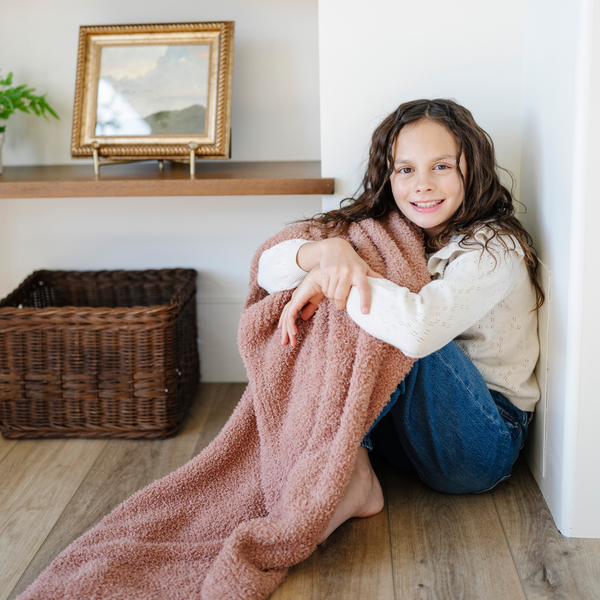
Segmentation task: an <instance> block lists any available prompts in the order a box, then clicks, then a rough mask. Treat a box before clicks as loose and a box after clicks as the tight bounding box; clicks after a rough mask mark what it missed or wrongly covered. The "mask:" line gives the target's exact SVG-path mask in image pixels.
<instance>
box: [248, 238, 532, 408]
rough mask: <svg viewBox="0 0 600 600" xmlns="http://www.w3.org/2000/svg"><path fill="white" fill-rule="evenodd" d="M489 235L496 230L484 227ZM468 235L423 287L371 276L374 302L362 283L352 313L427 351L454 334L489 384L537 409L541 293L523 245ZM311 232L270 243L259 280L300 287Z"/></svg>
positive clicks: (373, 330) (385, 335)
mask: <svg viewBox="0 0 600 600" xmlns="http://www.w3.org/2000/svg"><path fill="white" fill-rule="evenodd" d="M476 235H477V237H478V238H479V239H481V240H485V239H486V238H488V237H489V236H490V231H488V230H480V231H479V232H478V233H477V234H476ZM459 240H460V238H458V237H455V238H452V239H451V241H450V243H449V244H448V245H447V246H445V247H444V248H442V249H441V250H439V251H438V252H436V253H435V254H432V255H431V256H430V257H429V259H428V263H427V266H428V269H429V273H430V274H431V276H432V278H433V280H432V281H431V283H429V284H427V285H426V286H424V287H423V288H422V289H421V291H420V292H419V293H418V294H413V293H411V292H410V291H409V290H408V289H407V288H404V287H401V286H398V285H396V284H394V283H392V282H391V281H388V280H386V279H373V278H370V277H369V278H368V279H369V284H370V286H371V310H370V311H369V314H366V315H364V314H362V312H361V310H360V298H359V294H358V290H357V288H355V287H353V288H352V289H351V291H350V295H349V297H348V302H347V311H348V315H349V316H350V317H351V318H352V319H353V320H354V321H355V322H356V323H357V324H358V325H359V326H360V327H362V328H363V329H364V330H365V331H367V332H368V333H370V334H371V335H372V336H374V337H376V338H378V339H380V340H383V341H384V342H387V343H389V344H391V345H393V346H395V347H396V348H399V349H400V350H402V352H404V354H406V355H407V356H410V357H412V358H421V357H423V356H427V355H428V354H431V353H433V352H435V351H436V350H439V349H440V348H442V347H443V346H445V345H446V344H447V343H449V342H450V341H452V340H454V341H455V342H456V343H457V344H458V345H459V346H460V348H461V349H462V350H463V351H464V352H465V354H466V355H467V356H468V357H469V358H470V359H471V360H472V362H473V364H474V365H475V367H476V368H477V370H478V371H479V372H480V373H481V375H482V376H483V379H484V381H485V382H486V384H487V386H488V388H490V389H491V390H496V391H498V392H500V393H501V394H503V395H504V396H506V397H507V398H508V399H509V400H510V401H511V402H512V403H513V404H514V405H515V406H517V407H518V408H520V409H521V410H526V411H531V410H533V409H534V407H535V404H536V402H537V401H538V400H539V397H540V392H539V387H538V384H537V381H536V378H535V374H534V369H535V365H536V362H537V359H538V355H539V340H538V335H537V313H536V312H535V311H532V308H533V306H534V305H535V293H534V290H533V287H532V286H531V282H530V280H529V275H528V273H527V267H526V265H525V262H524V254H523V250H522V249H521V246H520V245H519V243H518V242H517V241H516V240H514V239H513V238H512V237H510V236H504V240H505V241H506V242H507V245H508V248H509V249H510V250H509V251H508V252H507V251H505V250H504V248H503V247H502V246H501V244H500V243H499V242H498V241H497V240H494V241H492V242H490V244H489V246H488V247H489V248H490V249H491V252H490V251H485V252H483V253H482V251H481V249H480V248H479V247H474V248H461V247H460V246H459V243H458V242H459ZM306 241H307V240H301V239H295V240H289V241H286V242H282V243H280V244H278V245H276V246H274V247H272V248H270V249H269V250H267V251H265V252H264V253H263V254H262V256H261V258H260V263H259V272H258V283H259V285H260V286H261V287H262V288H264V289H265V290H266V291H267V292H269V293H270V294H272V293H274V292H279V291H282V290H289V289H294V288H295V287H297V286H298V285H299V284H300V283H301V282H302V280H303V279H304V277H305V276H306V272H305V271H303V270H302V269H301V268H300V267H299V266H298V264H297V262H296V255H297V253H298V249H299V248H300V246H302V245H303V244H305V243H306Z"/></svg>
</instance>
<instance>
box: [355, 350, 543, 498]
mask: <svg viewBox="0 0 600 600" xmlns="http://www.w3.org/2000/svg"><path fill="white" fill-rule="evenodd" d="M532 415H533V413H529V412H524V411H522V410H519V409H518V408H517V407H516V406H514V405H513V404H512V403H511V402H510V401H509V400H507V399H506V398H505V397H504V396H503V395H502V394H500V393H499V392H496V391H493V390H489V389H488V387H487V385H486V384H485V381H484V380H483V377H482V376H481V374H480V373H479V371H478V370H477V369H476V368H475V366H474V365H473V363H472V362H471V360H470V359H469V358H468V357H467V356H466V354H465V353H464V352H463V351H462V350H461V349H460V348H459V347H458V346H457V344H456V343H455V342H450V343H449V344H448V345H447V346H444V347H443V348H442V349H441V350H438V351H437V352H434V353H433V354H430V355H429V356H426V357H424V358H421V359H420V360H418V361H417V362H416V363H415V364H414V365H413V367H412V369H411V370H410V372H409V373H408V374H407V375H406V377H405V378H404V380H403V381H402V382H401V383H400V385H398V387H397V388H396V390H395V391H394V393H393V394H392V396H391V398H390V401H389V402H388V404H387V405H386V406H385V408H384V409H383V411H382V412H381V414H380V415H379V416H378V417H377V420H376V421H375V423H374V424H373V426H372V427H371V429H370V430H369V432H368V433H367V435H366V436H365V438H364V440H363V442H362V444H361V445H362V446H364V447H365V448H367V449H368V450H371V449H374V450H375V452H377V453H378V454H379V455H381V456H382V457H383V458H384V459H385V460H386V461H387V462H388V463H390V464H391V465H392V466H394V467H396V468H397V469H400V470H401V471H408V472H413V473H417V475H418V476H419V478H420V479H421V481H422V482H423V483H425V484H426V485H428V486H429V487H431V488H433V489H434V490H438V491H440V492H446V493H449V494H466V493H472V492H485V491H487V490H489V489H491V488H493V487H494V486H495V485H496V484H497V483H499V482H500V481H502V480H503V479H506V478H507V477H509V476H510V473H511V470H512V465H513V463H514V462H515V460H516V459H517V456H518V454H519V451H520V450H521V448H522V447H523V444H524V443H525V438H526V437H527V429H528V426H529V423H530V421H531V417H532Z"/></svg>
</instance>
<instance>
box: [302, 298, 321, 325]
mask: <svg viewBox="0 0 600 600" xmlns="http://www.w3.org/2000/svg"><path fill="white" fill-rule="evenodd" d="M317 308H319V305H318V304H315V303H314V302H309V303H308V304H307V305H306V306H305V307H304V308H303V309H302V312H301V313H300V317H301V318H302V320H303V321H308V320H309V319H310V318H311V317H312V316H313V315H314V314H315V313H316V312H317Z"/></svg>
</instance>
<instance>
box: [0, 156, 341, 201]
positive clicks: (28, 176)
mask: <svg viewBox="0 0 600 600" xmlns="http://www.w3.org/2000/svg"><path fill="white" fill-rule="evenodd" d="M333 181H334V180H333V178H324V177H321V163H320V162H319V161H310V162H308V161H305V162H230V161H219V160H210V161H209V160H204V161H198V162H197V163H196V177H195V178H194V179H190V172H189V166H188V165H183V164H177V163H170V162H168V161H165V167H164V170H163V171H162V172H161V171H160V170H159V168H158V163H157V162H156V161H151V162H146V163H132V164H122V165H107V166H103V167H101V168H100V175H99V177H98V178H96V177H94V168H93V166H92V165H91V164H87V165H58V166H43V167H4V173H3V175H0V198H78V197H100V196H103V197H104V196H117V197H118V196H262V195H274V194H276V195H279V194H281V195H284V194H285V195H291V194H313V195H314V194H316V195H321V194H333Z"/></svg>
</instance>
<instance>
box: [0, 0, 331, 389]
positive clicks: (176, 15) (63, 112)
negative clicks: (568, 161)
mask: <svg viewBox="0 0 600 600" xmlns="http://www.w3.org/2000/svg"><path fill="white" fill-rule="evenodd" d="M211 20H232V21H235V57H234V77H233V101H232V141H233V146H232V149H233V151H232V154H233V159H234V160H241V161H253V160H318V159H319V158H320V149H319V91H318V86H319V80H318V34H317V0H256V1H254V2H247V1H246V0H221V1H220V2H188V1H187V0H170V1H169V2H166V3H165V2H163V3H159V2H147V1H146V0H127V2H123V1H122V0H102V1H101V2H82V1H81V0H55V1H54V2H47V1H45V0H29V1H28V2H27V3H25V4H23V3H16V2H13V3H3V5H2V15H1V18H0V56H1V57H2V64H1V65H0V66H1V67H2V69H3V71H2V72H3V74H5V75H6V74H7V73H8V72H9V71H13V72H14V75H15V81H16V83H19V84H20V83H27V84H29V85H31V86H33V87H35V88H36V89H37V91H38V92H40V93H47V96H48V101H49V102H50V104H51V105H52V106H53V107H54V108H55V109H56V110H57V112H58V113H59V115H60V116H61V120H60V121H54V120H51V121H50V122H45V121H44V120H43V119H40V118H37V117H34V116H28V115H23V114H17V115H13V116H12V117H11V118H10V119H9V121H8V127H7V142H6V145H5V148H4V164H5V165H33V164H69V163H71V162H74V161H71V158H70V153H69V148H70V138H71V121H72V106H73V95H74V87H75V67H76V57H77V56H76V55H77V42H78V34H79V26H80V25H94V24H98V25H106V24H123V23H153V22H157V23H161V22H162V23H165V22H167V23H168V22H185V21H211ZM76 162H77V164H82V163H83V164H85V161H76ZM104 168H105V169H107V170H108V169H110V167H104ZM90 169H91V166H90ZM197 169H198V171H201V170H202V164H201V163H198V166H197ZM320 208H321V199H320V197H314V196H260V197H257V196H245V197H200V198H190V197H185V198H181V197H179V198H97V199H94V198H85V199H80V198H67V199H31V200H21V199H19V200H10V199H9V200H0V297H4V296H5V295H6V294H7V293H9V292H10V291H11V290H12V289H14V287H16V286H17V285H18V284H19V283H20V281H21V280H22V279H24V278H25V276H27V275H28V274H29V273H30V272H32V271H33V270H35V269H41V268H46V269H82V270H84V269H146V268H162V267H174V266H182V267H192V268H195V269H197V270H198V271H199V272H200V276H199V282H198V283H199V290H198V292H199V296H198V300H199V328H200V346H201V347H200V353H201V361H202V367H201V368H202V378H203V380H204V381H244V380H245V379H246V373H245V370H244V367H243V364H242V361H241V359H240V357H239V354H238V350H237V344H236V338H237V325H238V321H239V316H240V312H241V307H242V304H243V301H244V299H245V296H246V291H247V283H248V272H249V266H250V260H251V257H252V255H253V254H254V251H255V249H256V248H257V247H258V245H259V244H261V243H262V242H263V241H264V240H265V239H266V238H267V237H269V236H271V235H273V234H274V233H276V232H277V231H279V230H280V229H281V228H282V227H283V226H284V225H285V224H286V223H287V222H289V221H292V220H294V219H298V218H301V217H303V216H311V215H313V214H314V213H316V212H318V211H319V210H320Z"/></svg>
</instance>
